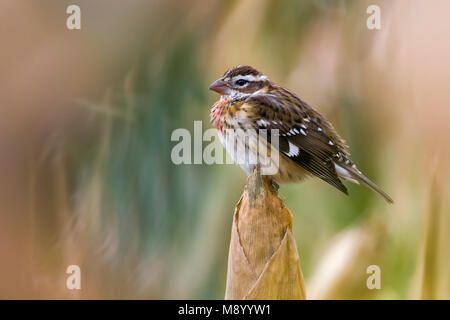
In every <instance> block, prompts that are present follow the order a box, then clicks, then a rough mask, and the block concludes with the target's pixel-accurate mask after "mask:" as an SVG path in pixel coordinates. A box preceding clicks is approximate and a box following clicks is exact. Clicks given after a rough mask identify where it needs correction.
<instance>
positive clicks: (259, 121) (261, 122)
mask: <svg viewBox="0 0 450 320" xmlns="http://www.w3.org/2000/svg"><path fill="white" fill-rule="evenodd" d="M256 123H257V124H258V126H265V127H267V125H268V124H269V123H268V122H267V121H265V120H258V121H256Z"/></svg>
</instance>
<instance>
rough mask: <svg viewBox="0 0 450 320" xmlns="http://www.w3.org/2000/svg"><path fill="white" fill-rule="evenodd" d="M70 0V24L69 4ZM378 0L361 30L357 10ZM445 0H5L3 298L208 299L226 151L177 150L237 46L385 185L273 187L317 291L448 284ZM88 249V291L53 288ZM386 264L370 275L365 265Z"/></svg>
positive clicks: (449, 77)
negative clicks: (373, 22)
mask: <svg viewBox="0 0 450 320" xmlns="http://www.w3.org/2000/svg"><path fill="white" fill-rule="evenodd" d="M70 4H77V5H79V6H80V7H81V30H72V31H71V30H68V29H67V28H66V19H67V17H68V15H67V14H66V8H67V6H68V5H70ZM371 4H377V5H379V6H380V8H381V29H380V30H368V28H367V27H366V19H367V17H368V14H367V13H366V9H367V7H368V6H369V5H371ZM449 10H450V3H449V2H448V1H445V0H441V1H439V0H435V1H433V2H432V3H428V2H426V1H419V0H417V1H414V0H390V1H364V0H363V1H350V0H348V1H331V0H329V1H327V0H315V1H313V0H302V1H297V0H247V1H218V0H217V1H214V0H196V1H163V0H131V1H119V0H96V1H88V0H85V1H76V0H73V1H63V0H45V1H25V0H20V1H18V0H2V1H1V2H0V24H1V26H2V27H1V28H0V36H1V39H2V44H1V50H0V70H1V72H0V108H1V114H2V116H1V117H0V130H1V131H0V155H1V156H0V172H1V180H0V298H7V299H9V298H50V299H53V298H62V299H76V298H87V299H93V298H107V299H109V298H119V299H129V298H135V299H143V298H151V299H197V298H202V299H221V298H223V297H224V290H225V279H226V266H227V255H228V245H229V240H230V230H231V221H232V215H233V210H234V206H235V204H236V202H237V201H238V199H239V197H240V195H241V193H242V190H243V187H244V185H245V181H246V177H245V174H244V173H243V172H242V171H241V170H240V169H239V168H238V167H237V166H234V165H180V166H176V165H174V164H172V162H171V161H170V153H171V150H172V147H173V146H174V145H175V144H176V143H175V142H172V141H171V140H170V136H171V133H172V131H173V130H174V129H176V128H187V129H188V130H189V131H191V132H192V131H193V123H194V120H202V121H203V129H207V128H210V127H211V126H210V124H209V109H210V106H211V105H212V104H213V103H214V101H216V100H217V98H218V96H217V95H216V94H214V93H212V92H210V91H208V85H209V84H210V83H211V82H212V81H214V80H215V79H216V78H217V77H218V76H220V75H221V74H223V72H224V71H225V70H226V69H228V68H230V67H232V66H235V65H238V64H250V65H252V66H254V67H256V68H258V69H259V70H261V71H262V72H264V73H265V74H267V75H268V76H269V77H270V78H271V80H273V81H275V82H278V83H279V84H281V85H283V86H285V87H288V88H290V89H291V90H293V91H294V92H296V93H298V94H299V95H300V96H301V97H302V98H303V99H304V100H306V101H307V102H308V103H309V104H311V105H313V106H314V107H315V108H316V109H318V110H319V111H320V112H322V113H323V114H324V115H326V116H327V117H328V118H329V119H330V120H331V121H332V122H333V123H334V124H335V127H336V128H337V130H338V131H339V132H340V133H341V135H342V136H343V137H344V138H345V139H346V140H347V142H348V144H349V145H350V151H351V153H352V157H353V159H354V161H355V162H356V163H357V164H358V166H359V168H360V169H361V170H362V171H364V172H365V173H366V175H367V176H369V177H370V178H371V179H372V180H374V181H375V182H376V183H377V184H378V185H380V186H382V187H383V189H385V190H386V191H387V192H388V193H389V194H390V195H391V196H392V197H393V198H394V200H395V204H394V205H388V204H386V203H385V202H384V201H383V200H382V199H381V198H380V197H378V196H377V195H376V194H374V193H372V192H371V191H370V190H367V189H365V188H362V187H360V186H355V185H349V184H347V186H348V187H349V192H350V196H349V197H346V196H344V195H342V194H341V193H339V192H338V191H336V190H334V189H333V188H332V187H330V186H328V185H327V184H325V183H323V182H321V181H319V180H308V181H306V182H304V183H302V184H297V185H289V186H282V187H281V189H280V196H281V197H282V198H283V199H284V200H285V203H286V205H287V206H288V207H289V209H290V210H291V211H292V212H293V214H294V234H295V237H296V241H297V247H298V250H299V254H300V259H301V266H302V270H303V274H304V277H305V280H306V289H307V295H308V297H309V298H313V299H329V298H339V299H416V298H419V299H420V298H425V299H438V298H440V299H443V298H447V299H448V298H450V236H449V234H450V217H449V199H450V195H449V183H448V181H449V178H450V170H449V168H448V164H449V163H450V162H449V160H450V157H449V154H450V152H449V151H450V143H449V138H450V125H449V123H450V122H449V121H450V111H449V106H450V90H449V84H450V59H449V57H450V41H448V39H449V38H448V35H449V34H450V21H449V20H448V12H449ZM70 264H76V265H79V266H80V267H81V273H82V290H74V291H70V290H67V289H66V286H65V284H66V278H67V276H68V275H67V274H66V273H65V271H66V268H67V266H68V265H70ZM369 265H378V266H380V268H381V289H380V290H368V289H367V287H366V279H367V277H368V276H369V275H368V274H367V273H366V268H367V267H368V266H369Z"/></svg>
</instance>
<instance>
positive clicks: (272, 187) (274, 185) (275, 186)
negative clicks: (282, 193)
mask: <svg viewBox="0 0 450 320" xmlns="http://www.w3.org/2000/svg"><path fill="white" fill-rule="evenodd" d="M278 189H280V186H279V185H278V183H276V182H275V181H273V180H272V181H271V184H270V191H272V192H277V191H278Z"/></svg>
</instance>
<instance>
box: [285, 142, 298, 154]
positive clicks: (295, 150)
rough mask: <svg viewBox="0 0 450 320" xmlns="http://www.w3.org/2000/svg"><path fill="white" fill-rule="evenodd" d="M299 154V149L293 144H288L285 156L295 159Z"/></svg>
mask: <svg viewBox="0 0 450 320" xmlns="http://www.w3.org/2000/svg"><path fill="white" fill-rule="evenodd" d="M299 154H300V149H299V148H298V147H297V146H296V145H295V144H293V143H291V142H289V152H288V153H287V154H286V155H287V156H288V157H295V156H298V155H299Z"/></svg>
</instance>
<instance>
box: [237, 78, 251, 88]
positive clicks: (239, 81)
mask: <svg viewBox="0 0 450 320" xmlns="http://www.w3.org/2000/svg"><path fill="white" fill-rule="evenodd" d="M247 82H248V81H247V80H244V79H239V80H236V82H235V83H236V84H237V85H238V86H240V87H242V86H243V85H245V84H246V83H247Z"/></svg>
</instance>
